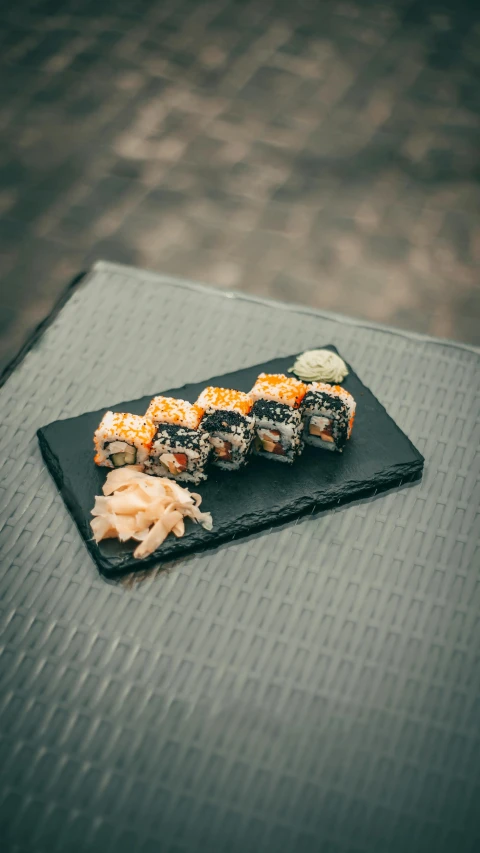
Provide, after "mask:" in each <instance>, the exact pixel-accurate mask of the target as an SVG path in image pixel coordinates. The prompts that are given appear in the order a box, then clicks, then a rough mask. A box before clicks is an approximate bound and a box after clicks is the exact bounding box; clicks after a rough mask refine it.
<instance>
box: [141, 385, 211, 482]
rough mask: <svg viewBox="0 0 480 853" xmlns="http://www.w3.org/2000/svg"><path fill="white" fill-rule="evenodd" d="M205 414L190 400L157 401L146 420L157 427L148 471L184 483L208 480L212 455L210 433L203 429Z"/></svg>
mask: <svg viewBox="0 0 480 853" xmlns="http://www.w3.org/2000/svg"><path fill="white" fill-rule="evenodd" d="M203 414H204V410H203V409H202V408H201V407H200V406H198V405H196V404H193V405H192V403H188V402H187V401H186V400H176V399H174V398H173V397H154V398H153V400H152V401H151V403H150V405H149V407H148V409H147V413H146V415H145V417H146V418H148V419H150V420H151V421H152V422H153V424H154V425H155V436H154V439H153V443H152V447H151V450H150V455H149V457H148V459H147V461H146V463H145V471H146V472H147V473H148V474H154V475H157V476H158V477H170V478H171V479H173V480H179V481H180V482H190V483H199V482H200V481H201V480H205V479H206V474H205V471H204V469H205V465H206V463H207V461H208V457H209V455H210V450H211V447H210V441H209V437H208V435H207V433H205V431H204V430H203V429H199V426H200V422H201V420H202V417H203Z"/></svg>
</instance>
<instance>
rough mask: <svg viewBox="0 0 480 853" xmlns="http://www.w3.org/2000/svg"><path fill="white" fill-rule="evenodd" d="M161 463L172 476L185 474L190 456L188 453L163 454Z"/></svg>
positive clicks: (160, 458) (160, 459)
mask: <svg viewBox="0 0 480 853" xmlns="http://www.w3.org/2000/svg"><path fill="white" fill-rule="evenodd" d="M159 462H161V463H162V465H163V466H164V467H165V468H166V469H167V471H170V474H183V472H184V471H186V470H187V468H188V456H187V454H186V453H162V455H161V456H159Z"/></svg>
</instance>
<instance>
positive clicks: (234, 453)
mask: <svg viewBox="0 0 480 853" xmlns="http://www.w3.org/2000/svg"><path fill="white" fill-rule="evenodd" d="M197 405H199V406H201V408H202V409H205V413H206V414H205V416H204V418H203V420H202V427H203V429H204V430H206V431H207V432H208V434H209V436H210V444H211V446H212V449H213V453H212V463H213V464H214V465H216V466H217V467H218V468H224V469H225V470H229V471H235V470H237V469H238V468H241V467H242V465H244V464H245V462H246V461H247V454H248V451H249V450H250V445H251V443H252V439H253V436H254V424H255V421H254V419H253V417H252V416H251V414H250V412H251V409H252V405H253V401H252V400H251V398H250V397H249V395H248V394H244V393H243V391H234V390H232V389H230V388H213V387H211V386H210V387H208V388H205V390H204V391H202V393H201V394H200V396H199V398H198V400H197Z"/></svg>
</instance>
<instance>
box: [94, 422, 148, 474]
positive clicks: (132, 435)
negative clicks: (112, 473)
mask: <svg viewBox="0 0 480 853" xmlns="http://www.w3.org/2000/svg"><path fill="white" fill-rule="evenodd" d="M154 434H155V426H154V424H152V423H151V421H149V420H146V418H142V417H140V416H139V415H131V414H128V413H127V412H105V414H104V416H103V418H102V420H101V422H100V424H99V426H98V428H97V429H96V430H95V435H94V438H93V441H94V445H95V450H96V454H95V463H96V464H97V465H103V466H105V467H106V468H122V467H123V466H124V465H141V464H144V463H145V460H146V459H147V457H148V454H149V452H150V447H151V444H152V439H153V436H154Z"/></svg>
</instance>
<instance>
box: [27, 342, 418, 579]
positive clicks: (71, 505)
mask: <svg viewBox="0 0 480 853" xmlns="http://www.w3.org/2000/svg"><path fill="white" fill-rule="evenodd" d="M323 348H324V349H330V350H333V351H334V352H337V350H336V348H335V347H334V346H327V347H323ZM295 358H296V355H292V356H288V357H287V358H277V359H273V360H271V361H268V362H265V363H263V364H257V365H255V366H253V367H249V368H246V369H244V370H239V371H236V372H234V373H226V374H224V375H223V376H215V377H213V378H211V379H208V380H206V381H204V382H200V383H196V384H192V385H184V386H182V387H181V388H174V389H169V390H167V391H163V392H161V393H164V394H166V395H168V396H173V397H181V398H183V399H186V400H189V401H190V402H194V401H195V400H196V398H197V397H198V395H199V393H200V392H201V391H202V389H203V388H204V387H205V386H206V385H220V386H223V387H227V388H229V387H231V388H237V389H238V390H240V391H249V390H250V388H251V387H252V385H253V383H254V382H255V379H256V378H257V376H258V374H259V373H260V372H262V371H264V372H266V373H287V371H288V369H289V368H290V367H291V366H292V365H293V363H294V360H295ZM342 385H343V387H345V388H346V389H347V390H348V391H350V392H351V394H353V396H354V398H355V400H356V401H357V414H356V419H355V427H354V430H353V432H352V437H351V439H350V441H349V442H348V444H347V446H346V447H345V449H344V451H343V453H334V452H331V451H324V450H317V449H315V448H313V447H309V446H306V447H305V450H304V452H303V454H302V456H301V457H300V458H299V459H298V460H296V462H295V463H294V464H293V465H292V466H291V465H286V464H281V463H278V462H275V461H269V460H265V459H261V458H258V457H254V458H253V459H252V461H251V462H250V464H249V465H248V466H247V467H246V468H244V469H243V470H241V471H238V472H233V473H229V472H226V471H221V470H219V469H216V468H211V469H210V474H209V479H208V480H207V481H206V482H205V483H202V484H200V485H199V486H194V487H193V490H194V491H198V492H199V493H200V494H201V495H202V497H203V503H202V509H204V510H208V511H209V512H211V513H212V516H213V530H212V531H207V530H204V529H203V528H202V527H200V526H199V525H195V524H193V523H192V522H187V524H186V533H185V535H184V536H183V537H182V538H181V539H176V538H174V537H173V536H172V537H169V538H168V539H167V540H166V541H165V542H164V543H163V544H162V545H161V546H160V548H159V549H158V550H157V551H156V552H155V553H154V554H153V555H152V556H151V557H150V558H148V560H136V559H134V557H133V549H134V547H135V544H134V543H133V542H132V543H129V542H127V543H120V542H118V541H117V540H114V539H107V540H105V541H102V542H100V543H99V544H98V545H97V544H96V543H95V542H94V541H93V540H92V539H91V528H90V520H91V515H90V511H91V509H92V507H93V505H94V502H95V495H99V494H102V486H103V483H104V481H105V478H106V475H107V473H108V469H106V468H99V467H97V466H96V465H95V464H94V462H93V443H92V438H93V433H94V431H95V429H96V427H97V426H98V424H99V422H100V419H101V417H102V415H103V414H104V412H105V411H106V409H107V408H111V409H112V410H113V411H127V412H132V413H134V414H144V412H145V411H146V408H147V406H148V403H149V401H150V399H151V397H150V396H149V397H141V398H139V399H137V400H130V401H127V402H123V403H120V404H118V405H115V406H106V407H105V409H100V410H99V411H96V412H87V413H86V414H84V415H80V416H79V417H76V418H69V419H66V420H60V421H55V422H54V423H51V424H49V425H48V426H45V427H42V428H41V429H39V430H38V432H37V435H38V439H39V443H40V448H41V451H42V454H43V457H44V459H45V462H46V464H47V466H48V469H49V471H50V473H51V474H52V477H53V479H54V480H55V483H56V485H57V487H58V489H59V491H60V493H61V495H62V497H63V500H64V501H65V504H66V506H67V508H68V509H69V511H70V513H71V514H72V516H73V519H74V521H75V522H76V524H77V527H78V529H79V531H80V534H81V536H82V538H83V540H84V541H85V544H86V545H87V548H88V549H89V551H90V553H91V555H92V557H93V559H94V561H95V562H96V564H97V566H98V568H99V570H100V572H102V574H104V575H106V576H111V577H112V576H117V575H119V574H123V573H125V572H131V571H133V570H143V569H144V568H145V567H146V566H147V565H151V564H152V563H155V564H158V563H163V562H170V561H172V560H177V559H179V558H181V557H183V556H185V555H187V554H190V553H193V552H196V551H202V550H205V549H208V548H214V547H217V546H218V545H220V544H221V543H224V542H228V541H231V540H233V539H238V538H239V537H241V536H246V535H249V534H251V533H254V532H256V531H259V530H262V529H266V528H270V527H272V526H274V525H278V524H282V523H284V522H286V521H288V520H289V519H292V518H295V517H297V516H299V515H304V514H306V513H310V512H313V511H314V510H315V511H321V510H326V509H330V508H334V507H338V506H340V505H342V504H346V503H349V502H351V501H353V500H358V499H359V498H366V497H370V496H372V495H376V494H379V493H380V492H383V491H386V490H387V489H391V488H393V487H395V486H397V487H398V486H400V485H402V484H403V483H407V482H411V481H414V480H417V479H420V477H421V476H422V471H423V464H424V459H423V456H422V455H421V454H420V453H419V451H418V450H417V449H416V448H415V447H414V446H413V444H412V443H411V441H410V440H409V439H408V438H407V436H406V435H405V434H404V433H403V432H402V431H401V429H399V427H398V426H397V425H396V424H395V422H394V421H393V420H392V418H391V417H390V416H389V415H388V414H387V412H386V411H385V409H384V407H383V406H382V405H381V404H380V403H379V401H378V400H377V399H376V397H375V396H374V395H373V394H372V393H371V391H369V389H368V388H366V387H365V385H363V383H362V382H361V381H360V379H359V378H358V376H357V375H356V373H355V372H354V370H353V369H352V368H351V366H350V365H349V374H348V376H347V377H346V379H345V380H344V381H343V383H342ZM154 393H155V394H157V393H160V392H159V391H158V390H157V391H155V392H153V393H152V395H151V396H154Z"/></svg>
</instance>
